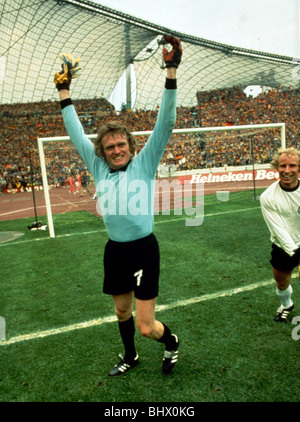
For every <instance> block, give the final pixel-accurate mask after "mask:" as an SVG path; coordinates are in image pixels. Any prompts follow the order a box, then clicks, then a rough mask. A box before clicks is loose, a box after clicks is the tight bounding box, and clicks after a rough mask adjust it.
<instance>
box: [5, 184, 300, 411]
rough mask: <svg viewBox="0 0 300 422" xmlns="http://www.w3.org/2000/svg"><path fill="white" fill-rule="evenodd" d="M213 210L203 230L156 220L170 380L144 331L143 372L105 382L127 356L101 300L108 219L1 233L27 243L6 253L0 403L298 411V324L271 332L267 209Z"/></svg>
mask: <svg viewBox="0 0 300 422" xmlns="http://www.w3.org/2000/svg"><path fill="white" fill-rule="evenodd" d="M204 211H205V217H204V221H203V224H201V225H200V226H195V227H187V226H186V225H185V221H184V218H183V217H184V216H176V215H158V216H155V234H156V236H157V238H158V241H159V244H160V252H161V277H160V293H159V297H158V300H157V314H156V317H157V319H158V320H161V321H163V322H165V323H166V324H167V325H169V326H170V328H171V329H172V331H173V332H175V333H176V334H178V336H179V338H180V341H181V345H180V349H179V360H178V364H177V366H176V367H175V369H174V371H173V373H172V374H170V375H169V376H164V375H163V373H162V371H161V363H162V355H163V346H162V345H161V344H160V343H158V342H155V341H153V340H149V339H146V338H143V337H142V336H141V335H140V334H139V333H138V332H136V344H137V349H138V352H139V354H140V360H141V363H140V365H139V366H138V367H137V368H135V369H133V370H132V371H129V372H128V373H126V374H125V375H124V376H123V377H118V378H117V379H114V378H110V377H108V375H107V374H108V371H109V369H110V368H111V367H112V366H113V365H114V364H115V363H116V362H117V360H118V354H119V353H122V352H123V347H122V345H121V342H120V338H119V333H118V326H117V322H116V320H115V318H114V313H113V303H112V299H111V298H110V297H108V296H106V295H104V294H103V293H102V279H103V250H104V246H105V244H106V241H107V234H106V232H105V229H104V226H103V222H102V220H101V219H100V218H98V217H96V216H94V215H91V214H89V213H87V212H76V213H70V214H58V215H55V216H54V225H55V232H56V237H55V238H54V239H50V238H49V234H48V231H32V230H28V228H27V226H28V225H30V224H31V223H32V222H33V220H32V219H21V220H13V221H5V222H1V223H0V231H20V232H23V233H25V234H24V235H23V236H22V237H20V238H18V239H16V240H14V241H10V242H6V243H2V244H1V245H0V255H1V290H0V316H2V317H3V318H5V321H6V340H2V341H1V340H0V368H1V372H0V391H1V395H0V401H1V402H169V403H172V402H194V403H196V402H197V403H198V402H199V403H201V402H298V401H299V400H300V381H299V377H298V376H297V375H296V373H297V368H298V361H299V348H300V342H299V341H296V340H295V339H293V337H292V331H293V329H294V328H295V326H294V325H293V324H291V323H288V324H277V323H275V322H273V317H274V314H275V312H276V309H277V307H278V306H279V303H278V299H277V297H276V294H275V284H274V282H273V281H272V275H271V267H270V264H269V255H270V249H271V248H270V240H269V232H268V230H267V227H266V225H265V223H264V221H263V218H262V215H261V211H260V207H259V201H258V200H255V199H253V192H252V191H247V192H236V193H231V195H230V201H228V202H219V201H217V200H216V197H215V195H210V196H205V206H204ZM40 218H41V217H40ZM42 219H43V220H44V222H46V219H45V218H44V217H43V218H42ZM116 265H117V263H116ZM297 278H298V276H297V274H296V271H295V274H294V277H293V289H294V300H295V299H296V298H297V297H299V296H300V292H299V281H298V280H297ZM295 301H296V307H295V311H294V314H293V316H296V315H297V300H295Z"/></svg>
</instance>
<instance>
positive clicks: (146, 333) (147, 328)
mask: <svg viewBox="0 0 300 422" xmlns="http://www.w3.org/2000/svg"><path fill="white" fill-rule="evenodd" d="M137 329H138V330H139V332H140V333H141V334H142V336H143V337H148V338H151V337H152V326H151V324H147V323H145V322H137Z"/></svg>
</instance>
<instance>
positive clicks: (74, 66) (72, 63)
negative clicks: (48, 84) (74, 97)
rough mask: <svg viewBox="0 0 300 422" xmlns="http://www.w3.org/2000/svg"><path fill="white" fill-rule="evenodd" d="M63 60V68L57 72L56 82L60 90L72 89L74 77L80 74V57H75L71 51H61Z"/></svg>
mask: <svg viewBox="0 0 300 422" xmlns="http://www.w3.org/2000/svg"><path fill="white" fill-rule="evenodd" d="M59 58H60V60H61V61H62V65H61V67H62V70H61V71H60V72H57V73H55V76H54V83H55V85H56V88H57V90H58V91H60V90H61V89H70V83H71V82H72V79H73V78H77V77H78V76H79V75H80V71H81V68H80V67H79V62H80V58H79V57H77V59H76V60H74V59H73V56H72V54H70V53H61V54H60V56H59Z"/></svg>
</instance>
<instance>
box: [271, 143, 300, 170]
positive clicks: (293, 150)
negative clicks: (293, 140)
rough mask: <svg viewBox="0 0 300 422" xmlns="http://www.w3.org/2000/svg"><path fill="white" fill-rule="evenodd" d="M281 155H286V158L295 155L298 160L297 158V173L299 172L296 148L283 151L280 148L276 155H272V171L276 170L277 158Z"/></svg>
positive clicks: (299, 155) (298, 155)
mask: <svg viewBox="0 0 300 422" xmlns="http://www.w3.org/2000/svg"><path fill="white" fill-rule="evenodd" d="M282 154H285V155H287V156H290V155H296V157H298V158H299V171H300V151H298V150H297V149H296V148H294V147H290V148H285V149H283V148H280V149H279V150H278V152H277V154H275V155H274V157H273V160H272V162H271V167H272V168H273V169H276V170H278V163H279V157H280V156H281V155H282Z"/></svg>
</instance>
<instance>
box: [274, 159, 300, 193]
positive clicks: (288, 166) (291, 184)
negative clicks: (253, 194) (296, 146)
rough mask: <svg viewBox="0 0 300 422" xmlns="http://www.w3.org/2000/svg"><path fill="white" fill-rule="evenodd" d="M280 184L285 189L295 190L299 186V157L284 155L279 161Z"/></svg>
mask: <svg viewBox="0 0 300 422" xmlns="http://www.w3.org/2000/svg"><path fill="white" fill-rule="evenodd" d="M278 172H279V178H280V184H281V186H282V187H283V188H286V189H293V188H295V187H297V185H298V173H299V157H298V156H297V155H286V154H282V155H280V157H279V161H278Z"/></svg>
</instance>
